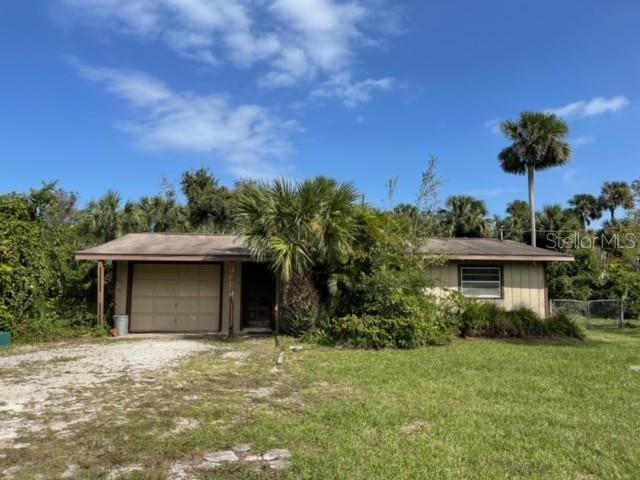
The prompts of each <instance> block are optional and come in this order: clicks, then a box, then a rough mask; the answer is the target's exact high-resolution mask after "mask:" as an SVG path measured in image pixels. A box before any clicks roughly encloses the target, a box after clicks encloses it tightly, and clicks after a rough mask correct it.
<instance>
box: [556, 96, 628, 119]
mask: <svg viewBox="0 0 640 480" xmlns="http://www.w3.org/2000/svg"><path fill="white" fill-rule="evenodd" d="M629 104H630V102H629V100H628V99H627V97H624V96H622V95H619V96H616V97H611V98H605V97H594V98H592V99H591V100H580V101H578V102H573V103H569V104H567V105H564V106H562V107H558V108H549V109H547V110H545V111H546V112H547V113H554V114H556V115H558V116H559V117H565V118H589V117H595V116H598V115H603V114H605V113H614V112H619V111H621V110H624V109H625V108H627V107H628V106H629Z"/></svg>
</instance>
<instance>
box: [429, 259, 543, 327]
mask: <svg viewBox="0 0 640 480" xmlns="http://www.w3.org/2000/svg"><path fill="white" fill-rule="evenodd" d="M463 264H464V263H460V262H450V263H447V264H445V265H440V266H432V267H428V268H427V275H428V276H429V277H430V278H431V279H432V280H433V283H434V285H433V287H432V288H431V289H430V290H431V292H432V293H435V294H436V295H444V294H446V292H448V291H459V289H460V286H459V278H458V276H459V266H460V265H463ZM474 265H477V263H474ZM486 265H487V266H489V265H491V266H496V265H498V264H496V263H491V264H490V263H486ZM502 267H503V275H504V279H503V298H502V299H479V300H481V301H483V302H494V303H496V304H498V305H500V306H502V307H504V308H506V309H508V310H510V309H513V308H517V307H522V306H524V307H527V308H530V309H531V310H533V311H534V312H536V313H538V314H539V315H541V316H542V317H546V316H548V298H547V284H546V267H545V264H544V263H535V262H509V263H504V264H502Z"/></svg>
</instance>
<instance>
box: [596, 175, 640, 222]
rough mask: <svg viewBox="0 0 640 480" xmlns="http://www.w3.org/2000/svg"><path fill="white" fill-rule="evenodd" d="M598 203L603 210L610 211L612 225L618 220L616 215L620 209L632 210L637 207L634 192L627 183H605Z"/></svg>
mask: <svg viewBox="0 0 640 480" xmlns="http://www.w3.org/2000/svg"><path fill="white" fill-rule="evenodd" d="M598 201H599V202H600V206H601V207H602V208H603V209H605V210H609V213H610V214H611V223H613V222H615V220H616V218H615V213H616V209H617V208H618V207H622V208H624V209H625V210H631V209H633V207H634V206H635V201H634V198H633V191H632V190H631V188H630V187H629V185H628V184H627V183H626V182H604V185H602V192H601V193H600V198H599V199H598Z"/></svg>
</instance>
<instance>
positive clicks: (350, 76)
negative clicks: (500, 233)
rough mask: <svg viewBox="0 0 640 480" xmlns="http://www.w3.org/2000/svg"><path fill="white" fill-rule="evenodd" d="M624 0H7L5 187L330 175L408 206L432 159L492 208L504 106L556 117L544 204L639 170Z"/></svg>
mask: <svg viewBox="0 0 640 480" xmlns="http://www.w3.org/2000/svg"><path fill="white" fill-rule="evenodd" d="M639 21H640V4H638V3H637V2H636V1H633V0H628V1H625V0H620V1H616V2H602V1H600V0H563V1H560V2H559V1H552V0H485V1H482V2H478V1H473V0H466V1H462V0H450V1H446V2H443V1H440V0H433V1H428V0H419V1H404V2H400V1H392V0H51V1H48V2H42V1H39V0H21V1H19V2H18V1H12V2H3V3H2V4H0V65H2V70H1V72H2V74H1V75H0V100H1V101H0V164H1V166H2V175H0V191H10V190H25V189H28V188H29V187H33V186H37V185H38V184H39V183H40V182H41V181H42V180H59V181H60V184H61V185H62V186H63V187H66V188H69V189H72V190H75V191H77V192H78V193H79V194H80V195H81V199H82V200H83V201H85V202H86V201H88V200H90V199H91V198H93V197H96V196H98V195H101V194H102V193H104V192H105V191H106V190H107V189H109V188H115V189H117V190H119V191H120V192H121V193H122V194H123V196H124V198H137V197H139V196H141V195H147V194H150V193H153V192H155V191H157V190H158V189H159V186H160V184H161V180H162V177H166V178H168V179H169V180H173V181H176V180H177V179H178V178H179V176H180V173H181V172H182V171H184V170H185V169H188V168H196V167H200V166H206V167H209V168H210V169H211V170H212V171H213V172H214V173H215V174H216V175H217V176H219V177H220V178H221V179H222V180H223V182H224V183H226V184H229V185H232V184H233V181H234V179H237V178H243V177H260V178H270V177H273V176H278V175H285V176H288V177H291V178H304V177H308V176H312V175H319V174H322V175H329V176H333V177H336V178H338V179H340V180H345V181H352V182H354V183H355V184H356V185H357V186H358V187H359V188H360V189H361V190H362V191H363V192H364V193H365V194H366V196H367V198H368V199H369V201H371V202H372V203H375V204H386V200H385V198H386V194H385V188H384V184H385V182H386V180H387V179H388V178H390V177H396V176H397V177H398V188H397V195H396V201H413V199H414V196H415V191H416V189H417V184H418V180H419V174H420V171H421V169H422V168H423V167H424V165H425V164H426V161H427V159H428V158H429V156H430V155H436V156H438V157H439V158H440V161H441V164H440V173H441V175H442V176H443V177H444V179H445V180H446V184H445V187H444V191H443V196H446V195H449V194H455V193H470V194H473V195H476V196H479V197H481V198H483V199H484V200H486V201H487V203H488V204H489V206H490V207H491V209H492V210H493V211H494V212H496V213H500V212H502V209H503V206H504V204H505V203H506V202H507V201H510V200H513V199H515V198H522V199H525V198H526V190H525V180H524V178H520V177H513V176H511V175H507V174H504V173H502V172H501V170H500V168H499V165H498V161H497V159H496V155H497V153H498V152H499V151H500V149H501V148H502V147H503V146H505V144H506V141H505V140H504V139H503V138H502V136H501V134H500V132H499V124H500V122H501V121H502V120H504V119H509V118H514V117H515V116H517V115H518V113H519V112H520V111H522V110H546V111H552V112H555V113H556V114H558V115H560V116H562V117H564V118H565V119H566V120H567V121H568V122H569V125H570V127H571V138H570V140H571V143H572V145H573V148H574V155H573V158H572V161H571V164H570V165H568V166H566V167H563V168H558V169H555V170H553V171H549V172H545V173H543V174H542V175H540V177H539V190H538V197H539V201H540V202H541V203H552V202H563V201H565V200H566V199H567V198H569V197H570V196H571V195H573V194H574V193H577V192H593V193H597V191H598V190H599V187H600V184H601V183H602V181H604V180H627V181H630V180H632V179H634V178H638V177H640V167H639V165H640V135H639V134H640V129H639V125H640V110H639V108H638V107H639V106H640V56H638V49H639V47H640V29H638V28H637V26H638V23H639Z"/></svg>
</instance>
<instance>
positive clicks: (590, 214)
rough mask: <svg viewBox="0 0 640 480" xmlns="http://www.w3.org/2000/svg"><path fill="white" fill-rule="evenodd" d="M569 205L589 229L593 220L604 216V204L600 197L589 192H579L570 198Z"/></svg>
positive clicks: (583, 225)
mask: <svg viewBox="0 0 640 480" xmlns="http://www.w3.org/2000/svg"><path fill="white" fill-rule="evenodd" d="M569 205H570V206H571V208H572V210H573V211H574V212H575V214H576V215H578V217H580V219H581V220H582V227H583V229H584V231H585V232H586V231H587V227H588V226H589V225H590V224H591V221H592V220H597V219H598V218H600V217H602V206H601V205H600V202H598V199H597V198H596V197H594V196H593V195H590V194H588V193H579V194H577V195H574V196H573V198H572V199H571V200H569Z"/></svg>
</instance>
